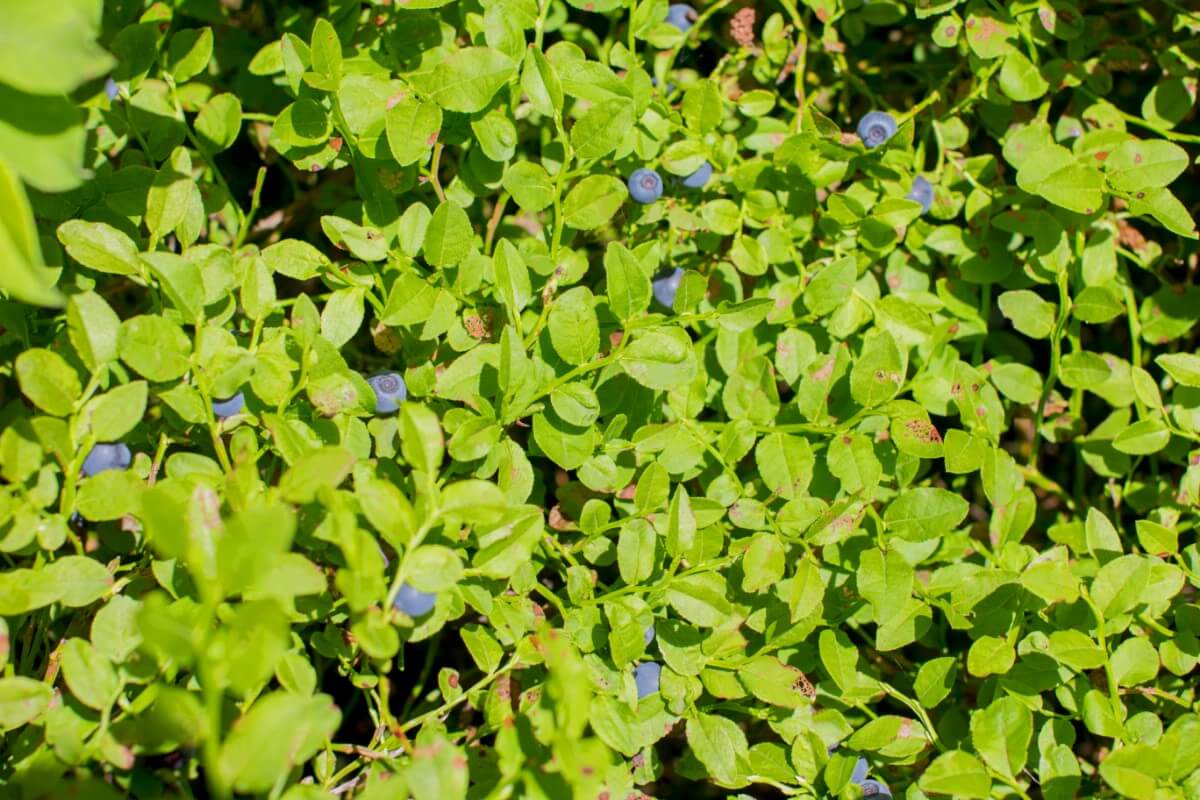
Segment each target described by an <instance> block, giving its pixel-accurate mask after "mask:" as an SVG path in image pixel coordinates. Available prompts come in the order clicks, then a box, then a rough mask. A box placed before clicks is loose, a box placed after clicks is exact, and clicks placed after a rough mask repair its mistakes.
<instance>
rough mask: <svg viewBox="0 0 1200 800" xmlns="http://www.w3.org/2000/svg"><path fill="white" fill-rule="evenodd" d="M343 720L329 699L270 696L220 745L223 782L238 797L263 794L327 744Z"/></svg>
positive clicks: (253, 709) (251, 711)
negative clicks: (243, 794)
mask: <svg viewBox="0 0 1200 800" xmlns="http://www.w3.org/2000/svg"><path fill="white" fill-rule="evenodd" d="M341 718H342V715H341V712H340V711H338V709H337V707H336V706H335V705H333V698H331V697H329V696H328V695H324V694H319V695H314V696H312V697H303V696H300V695H294V694H287V693H285V692H273V693H270V694H267V695H265V696H263V697H261V698H259V699H258V700H257V701H255V703H254V705H253V706H251V707H250V710H249V711H248V712H246V713H245V714H244V715H243V716H242V717H241V718H240V719H238V720H236V721H235V722H234V724H233V727H232V728H231V729H230V732H229V735H228V738H226V739H225V741H224V742H223V743H222V744H221V750H220V760H219V762H218V768H219V769H220V771H221V777H222V780H224V781H226V782H227V783H228V784H229V785H231V786H233V787H234V788H235V789H236V790H237V791H239V792H247V793H255V792H267V791H269V790H270V789H271V787H272V786H273V785H275V783H276V781H278V780H279V779H280V778H281V777H283V776H285V775H286V774H287V773H288V772H289V771H290V770H291V769H292V768H293V767H294V766H296V765H297V764H303V763H304V762H305V761H307V760H308V759H309V758H311V757H312V756H313V755H314V754H316V753H317V751H318V750H320V749H321V748H322V747H324V746H325V744H326V743H327V742H328V741H329V737H330V736H332V735H333V733H334V731H335V730H337V726H338V723H339V722H340V721H341Z"/></svg>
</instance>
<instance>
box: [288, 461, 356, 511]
mask: <svg viewBox="0 0 1200 800" xmlns="http://www.w3.org/2000/svg"><path fill="white" fill-rule="evenodd" d="M353 467H354V454H353V453H350V452H349V451H347V450H344V449H342V448H340V447H322V448H319V449H317V450H313V451H312V452H309V453H305V454H304V455H303V456H301V457H300V458H299V460H297V461H296V462H295V463H294V464H293V465H292V468H291V469H289V470H288V471H287V472H286V473H284V475H283V477H282V478H281V479H280V481H279V491H280V494H281V495H283V497H284V498H285V499H287V500H289V501H291V502H294V503H310V502H312V501H313V499H314V498H315V497H316V495H317V492H319V491H320V490H321V489H322V488H323V487H330V488H333V487H336V486H337V485H338V484H340V483H341V482H342V481H343V480H345V479H346V476H347V475H349V474H350V470H351V469H352V468H353Z"/></svg>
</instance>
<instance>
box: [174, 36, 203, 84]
mask: <svg viewBox="0 0 1200 800" xmlns="http://www.w3.org/2000/svg"><path fill="white" fill-rule="evenodd" d="M212 52H213V32H212V28H185V29H183V30H181V31H179V32H178V33H176V34H175V35H174V36H172V37H171V43H170V44H169V45H168V46H167V71H168V72H169V73H170V74H171V77H172V78H174V79H175V82H176V83H186V82H187V81H189V80H191V79H192V78H194V77H195V76H197V75H199V74H200V73H201V72H203V71H204V69H205V67H207V66H208V61H209V59H210V58H212Z"/></svg>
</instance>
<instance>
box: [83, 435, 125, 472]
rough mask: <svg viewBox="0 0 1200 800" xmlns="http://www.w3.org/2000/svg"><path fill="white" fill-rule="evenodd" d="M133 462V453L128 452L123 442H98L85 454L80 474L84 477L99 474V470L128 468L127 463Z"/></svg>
mask: <svg viewBox="0 0 1200 800" xmlns="http://www.w3.org/2000/svg"><path fill="white" fill-rule="evenodd" d="M132 463H133V454H132V453H130V452H129V448H128V447H127V446H125V445H124V444H122V443H120V442H117V443H116V444H98V445H96V446H95V447H93V448H92V452H90V453H88V454H87V458H85V459H84V460H83V469H82V470H81V471H80V474H82V475H83V477H85V478H90V477H91V476H93V475H99V474H100V473H101V472H106V471H107V470H110V469H129V465H130V464H132Z"/></svg>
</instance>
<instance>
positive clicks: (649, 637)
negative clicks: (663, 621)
mask: <svg viewBox="0 0 1200 800" xmlns="http://www.w3.org/2000/svg"><path fill="white" fill-rule="evenodd" d="M642 636H643V638H644V639H645V640H646V646H647V647H649V646H650V643H651V642H653V641H654V626H653V625H650V626H649V627H647V628H646V632H645V633H644V634H642Z"/></svg>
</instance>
